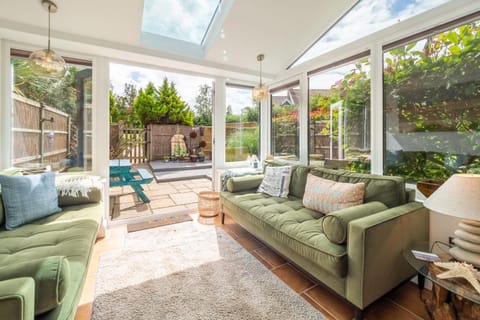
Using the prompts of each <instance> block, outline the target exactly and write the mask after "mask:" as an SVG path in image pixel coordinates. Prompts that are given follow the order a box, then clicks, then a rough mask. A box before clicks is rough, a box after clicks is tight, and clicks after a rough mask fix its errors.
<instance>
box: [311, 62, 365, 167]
mask: <svg viewBox="0 0 480 320" xmlns="http://www.w3.org/2000/svg"><path fill="white" fill-rule="evenodd" d="M332 76H339V78H337V80H336V81H334V80H332V79H335V77H332ZM328 84H330V87H327V85H328ZM309 90H310V103H309V125H310V139H309V144H310V145H309V150H310V154H309V159H310V162H314V161H315V160H323V159H335V160H345V163H346V166H347V169H351V170H354V171H361V172H369V170H370V60H369V59H368V58H365V59H361V60H358V61H356V62H353V63H349V64H347V65H343V66H339V67H337V68H334V69H331V70H328V71H324V72H322V73H319V74H317V75H313V76H311V77H310V88H309ZM339 120H340V121H339ZM340 125H341V127H340ZM340 142H341V146H339V143H340Z"/></svg>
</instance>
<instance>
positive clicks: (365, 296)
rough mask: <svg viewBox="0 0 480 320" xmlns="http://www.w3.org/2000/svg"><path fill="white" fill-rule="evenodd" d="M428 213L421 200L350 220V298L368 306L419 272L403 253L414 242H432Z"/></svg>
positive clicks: (347, 291) (361, 307)
mask: <svg viewBox="0 0 480 320" xmlns="http://www.w3.org/2000/svg"><path fill="white" fill-rule="evenodd" d="M428 214H429V213H428V210H427V209H426V208H425V207H424V206H423V205H422V204H421V203H418V202H409V203H407V204H404V205H400V206H398V207H394V208H390V209H387V210H385V211H382V212H379V213H376V214H373V215H370V216H367V217H364V218H361V219H357V220H354V221H352V222H350V224H349V231H348V232H349V234H348V240H347V253H348V275H347V279H346V280H347V281H346V297H347V299H348V300H349V301H351V302H352V303H353V304H355V305H356V306H357V307H359V308H360V309H364V308H365V307H366V306H368V305H369V304H370V303H372V302H373V301H375V300H376V299H378V298H380V297H381V296H382V295H384V294H385V293H387V292H388V291H390V290H391V289H393V288H394V287H396V286H397V285H399V284H400V283H401V282H403V281H405V280H407V279H408V278H409V277H412V276H413V275H414V274H415V272H414V270H413V269H412V268H411V267H410V266H409V264H408V263H407V261H406V260H405V259H404V257H403V254H402V252H403V250H405V249H407V248H408V247H409V246H411V245H412V244H413V243H414V242H419V241H428V233H429V226H428V223H429V218H428Z"/></svg>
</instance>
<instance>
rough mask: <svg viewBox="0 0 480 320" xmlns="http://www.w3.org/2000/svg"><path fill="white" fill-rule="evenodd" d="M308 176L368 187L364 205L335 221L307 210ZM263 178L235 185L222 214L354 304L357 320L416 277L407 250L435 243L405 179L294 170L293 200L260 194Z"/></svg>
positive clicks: (229, 184)
mask: <svg viewBox="0 0 480 320" xmlns="http://www.w3.org/2000/svg"><path fill="white" fill-rule="evenodd" d="M267 165H273V166H278V165H286V163H283V162H277V161H273V162H268V163H267ZM308 173H311V174H313V175H316V176H319V177H322V178H324V179H329V180H334V181H340V182H347V183H357V182H363V183H365V195H364V203H363V204H361V205H358V206H355V207H351V208H347V209H342V210H338V211H337V212H333V213H330V214H328V215H324V214H323V213H321V212H317V211H314V210H310V209H307V208H305V207H304V206H303V201H302V197H303V195H304V192H305V185H306V180H307V175H308ZM262 178H263V176H262V175H251V176H243V177H232V178H230V179H229V180H228V181H227V184H226V185H227V188H228V190H227V191H224V192H221V194H220V196H221V197H220V199H221V206H222V214H223V215H225V214H227V215H229V216H231V217H232V218H233V219H234V220H236V222H238V223H239V224H240V225H242V226H243V227H244V228H245V229H247V230H248V231H249V232H250V233H252V234H253V235H254V236H256V237H257V238H258V239H260V240H262V241H263V242H265V243H266V244H267V245H268V246H270V247H272V248H273V249H274V250H275V251H277V252H278V253H280V254H281V255H282V256H284V257H286V258H287V259H288V260H290V261H292V262H293V263H295V264H296V265H297V266H299V267H300V268H302V269H303V270H305V271H307V272H308V273H309V274H310V275H312V276H313V277H315V278H317V279H318V280H320V281H321V282H323V283H324V284H325V285H327V286H328V287H330V288H331V289H333V291H335V292H336V293H337V294H339V295H341V296H342V297H343V298H345V299H347V300H348V301H349V302H351V303H352V304H353V305H354V306H355V307H356V308H357V310H358V311H359V313H358V314H361V310H363V309H364V308H365V307H366V306H368V305H369V304H370V303H372V302H373V301H375V300H376V299H378V298H379V297H381V296H382V295H383V294H385V293H386V292H388V291H389V290H391V289H392V288H394V287H395V286H397V285H398V284H399V283H401V282H402V281H405V280H406V279H408V278H409V277H411V276H413V275H414V270H412V269H411V268H410V267H409V266H408V264H407V263H406V261H404V259H403V258H402V250H403V249H404V248H406V247H407V246H408V245H410V244H411V243H412V242H415V241H420V240H426V239H428V211H427V210H426V209H425V208H424V207H423V206H422V204H420V203H416V202H414V201H413V198H414V194H412V193H411V192H408V191H407V190H406V189H405V182H404V180H403V178H400V177H386V176H380V175H373V174H359V173H353V172H347V171H343V170H331V169H325V168H321V167H308V166H302V165H293V166H292V175H291V182H290V190H289V196H288V198H280V197H272V196H269V195H267V194H264V193H258V192H256V190H257V188H258V185H259V184H260V183H261V181H262ZM408 200H410V201H408ZM412 226H414V227H413V228H412Z"/></svg>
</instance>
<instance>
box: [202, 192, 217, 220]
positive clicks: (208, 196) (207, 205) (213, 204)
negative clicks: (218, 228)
mask: <svg viewBox="0 0 480 320" xmlns="http://www.w3.org/2000/svg"><path fill="white" fill-rule="evenodd" d="M219 199H220V196H219V193H218V192H215V191H201V192H200V193H199V194H198V213H199V214H200V215H201V216H202V217H214V216H216V215H218V213H219V212H218V211H219V209H220V205H219Z"/></svg>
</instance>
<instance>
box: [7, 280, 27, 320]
mask: <svg viewBox="0 0 480 320" xmlns="http://www.w3.org/2000/svg"><path fill="white" fill-rule="evenodd" d="M34 313H35V281H33V279H32V278H28V277H24V278H14V279H9V280H4V281H0V315H2V319H11V320H33V318H34Z"/></svg>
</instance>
